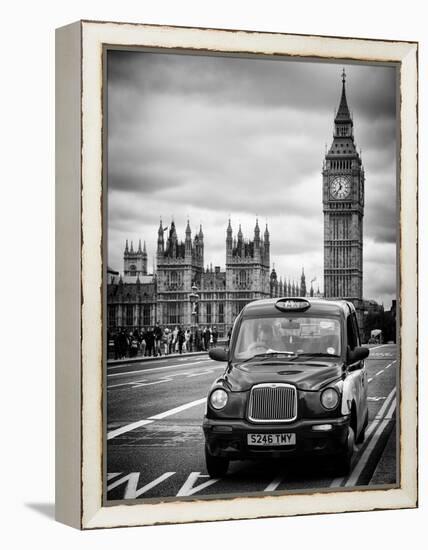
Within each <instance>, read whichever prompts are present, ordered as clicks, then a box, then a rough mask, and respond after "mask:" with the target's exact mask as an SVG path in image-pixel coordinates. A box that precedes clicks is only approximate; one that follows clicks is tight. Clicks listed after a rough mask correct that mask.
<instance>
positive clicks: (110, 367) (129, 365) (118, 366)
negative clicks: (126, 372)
mask: <svg viewBox="0 0 428 550" xmlns="http://www.w3.org/2000/svg"><path fill="white" fill-rule="evenodd" d="M167 361H169V359H160V360H153V361H149V360H147V359H145V360H144V361H143V360H142V361H134V362H133V363H122V364H121V365H109V364H108V363H107V370H113V369H121V368H122V367H132V365H136V364H138V363H166V362H167Z"/></svg>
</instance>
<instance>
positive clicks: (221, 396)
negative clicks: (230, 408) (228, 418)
mask: <svg viewBox="0 0 428 550" xmlns="http://www.w3.org/2000/svg"><path fill="white" fill-rule="evenodd" d="M227 399H228V397H227V393H226V392H225V391H224V390H222V389H218V390H214V391H213V392H212V394H211V395H210V405H211V407H213V409H217V410H219V409H223V408H224V407H225V406H226V403H227Z"/></svg>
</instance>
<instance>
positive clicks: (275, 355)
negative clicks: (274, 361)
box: [241, 351, 297, 363]
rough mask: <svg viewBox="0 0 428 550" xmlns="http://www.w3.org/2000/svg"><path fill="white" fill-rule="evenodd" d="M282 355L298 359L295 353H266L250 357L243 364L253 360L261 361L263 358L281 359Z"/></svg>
mask: <svg viewBox="0 0 428 550" xmlns="http://www.w3.org/2000/svg"><path fill="white" fill-rule="evenodd" d="M281 355H285V356H286V357H293V358H294V357H297V355H296V354H295V353H294V351H265V352H263V353H256V355H253V356H252V357H248V359H244V361H241V363H247V362H248V361H252V360H253V359H260V358H262V357H265V358H266V357H280V356H281Z"/></svg>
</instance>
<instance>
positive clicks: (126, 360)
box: [107, 351, 208, 365]
mask: <svg viewBox="0 0 428 550" xmlns="http://www.w3.org/2000/svg"><path fill="white" fill-rule="evenodd" d="M199 355H208V352H206V351H189V352H185V353H171V354H170V355H158V356H157V357H154V356H152V355H149V356H146V357H144V356H143V355H137V356H135V357H124V358H123V359H108V360H107V364H108V365H122V364H125V363H127V364H128V363H141V362H144V361H159V360H160V359H168V358H171V359H174V358H176V357H198V356H199Z"/></svg>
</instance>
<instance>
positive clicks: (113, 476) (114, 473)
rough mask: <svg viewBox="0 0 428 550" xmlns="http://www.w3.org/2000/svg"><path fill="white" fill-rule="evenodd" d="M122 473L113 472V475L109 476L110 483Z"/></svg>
mask: <svg viewBox="0 0 428 550" xmlns="http://www.w3.org/2000/svg"><path fill="white" fill-rule="evenodd" d="M121 473H122V472H112V473H111V474H107V481H110V480H111V479H114V478H115V477H117V476H120V474H121Z"/></svg>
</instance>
